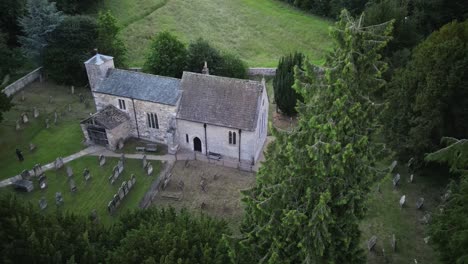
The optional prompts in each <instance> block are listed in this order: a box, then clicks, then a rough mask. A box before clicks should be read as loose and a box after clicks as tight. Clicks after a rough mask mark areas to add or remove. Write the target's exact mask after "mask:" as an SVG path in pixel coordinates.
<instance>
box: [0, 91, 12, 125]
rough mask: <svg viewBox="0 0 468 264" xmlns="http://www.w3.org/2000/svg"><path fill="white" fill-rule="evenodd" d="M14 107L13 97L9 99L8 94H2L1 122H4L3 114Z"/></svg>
mask: <svg viewBox="0 0 468 264" xmlns="http://www.w3.org/2000/svg"><path fill="white" fill-rule="evenodd" d="M12 106H13V104H12V103H11V97H8V96H7V95H6V94H4V93H2V92H0V122H2V121H3V113H4V112H6V111H8V110H10V108H11V107H12Z"/></svg>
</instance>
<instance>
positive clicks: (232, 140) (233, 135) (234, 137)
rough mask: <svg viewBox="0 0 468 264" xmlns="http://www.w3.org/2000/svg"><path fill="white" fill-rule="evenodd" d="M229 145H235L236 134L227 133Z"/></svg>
mask: <svg viewBox="0 0 468 264" xmlns="http://www.w3.org/2000/svg"><path fill="white" fill-rule="evenodd" d="M229 144H231V145H235V144H236V132H231V131H229Z"/></svg>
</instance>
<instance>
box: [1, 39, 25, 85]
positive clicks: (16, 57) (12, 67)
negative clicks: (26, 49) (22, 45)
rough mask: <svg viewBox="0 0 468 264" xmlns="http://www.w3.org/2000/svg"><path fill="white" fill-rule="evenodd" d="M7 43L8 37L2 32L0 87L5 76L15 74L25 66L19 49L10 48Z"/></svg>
mask: <svg viewBox="0 0 468 264" xmlns="http://www.w3.org/2000/svg"><path fill="white" fill-rule="evenodd" d="M6 42H7V40H6V35H5V34H3V33H2V32H1V31H0V62H1V63H0V87H1V84H2V82H3V79H4V78H5V76H6V75H7V74H11V73H14V72H15V71H16V70H17V69H18V68H19V67H20V66H21V65H22V64H23V56H22V54H21V52H20V51H19V49H18V48H9V47H8V46H7V43H6Z"/></svg>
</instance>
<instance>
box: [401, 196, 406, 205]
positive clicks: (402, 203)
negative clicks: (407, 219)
mask: <svg viewBox="0 0 468 264" xmlns="http://www.w3.org/2000/svg"><path fill="white" fill-rule="evenodd" d="M405 201H406V195H403V196H401V198H400V207H403V206H404V205H405Z"/></svg>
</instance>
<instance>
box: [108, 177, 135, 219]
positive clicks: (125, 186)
mask: <svg viewBox="0 0 468 264" xmlns="http://www.w3.org/2000/svg"><path fill="white" fill-rule="evenodd" d="M135 183H136V177H135V175H134V174H132V176H131V177H130V180H128V181H123V182H122V186H120V188H119V190H118V191H117V193H116V194H114V197H113V198H112V200H111V201H109V203H108V205H107V211H108V212H109V213H110V214H113V213H114V212H115V210H117V208H118V207H119V205H120V204H121V203H122V202H123V200H124V198H125V197H126V196H127V195H128V194H129V193H130V190H132V188H133V186H135Z"/></svg>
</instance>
